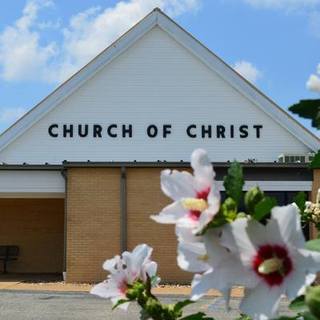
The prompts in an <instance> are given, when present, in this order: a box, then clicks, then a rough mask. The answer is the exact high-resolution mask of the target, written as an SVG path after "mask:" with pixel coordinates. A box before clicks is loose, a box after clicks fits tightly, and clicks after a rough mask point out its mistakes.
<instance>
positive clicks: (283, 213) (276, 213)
mask: <svg viewBox="0 0 320 320" xmlns="http://www.w3.org/2000/svg"><path fill="white" fill-rule="evenodd" d="M271 217H272V220H274V221H276V222H277V223H278V226H279V231H280V234H281V236H282V239H283V241H284V243H290V244H292V245H294V246H296V247H304V243H305V239H304V236H303V232H302V229H301V219H300V214H299V209H298V208H297V206H295V205H292V204H290V205H287V206H282V207H274V208H273V209H272V211H271Z"/></svg>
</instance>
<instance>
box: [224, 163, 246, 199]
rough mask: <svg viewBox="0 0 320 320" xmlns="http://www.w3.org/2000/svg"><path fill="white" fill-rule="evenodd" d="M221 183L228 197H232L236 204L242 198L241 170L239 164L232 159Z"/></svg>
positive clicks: (242, 182)
mask: <svg viewBox="0 0 320 320" xmlns="http://www.w3.org/2000/svg"><path fill="white" fill-rule="evenodd" d="M223 185H224V188H225V190H226V194H227V196H228V197H230V198H232V199H233V200H234V201H235V202H236V204H237V205H239V204H240V203H241V200H242V188H243V185H244V179H243V172H242V167H241V165H240V164H239V163H238V162H236V161H234V162H233V163H232V164H231V165H230V168H229V169H228V174H227V176H225V177H224V179H223Z"/></svg>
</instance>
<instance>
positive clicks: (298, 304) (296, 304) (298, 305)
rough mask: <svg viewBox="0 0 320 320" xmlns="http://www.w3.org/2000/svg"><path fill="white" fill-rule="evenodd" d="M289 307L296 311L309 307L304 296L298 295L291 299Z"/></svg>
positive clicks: (306, 309) (305, 309)
mask: <svg viewBox="0 0 320 320" xmlns="http://www.w3.org/2000/svg"><path fill="white" fill-rule="evenodd" d="M289 309H290V310H291V311H294V312H298V313H300V312H305V311H308V310H309V309H308V307H307V305H306V302H305V296H304V295H303V296H299V297H297V298H295V299H294V300H293V301H291V303H290V305H289Z"/></svg>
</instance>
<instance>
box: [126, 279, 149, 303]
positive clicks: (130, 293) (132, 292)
mask: <svg viewBox="0 0 320 320" xmlns="http://www.w3.org/2000/svg"><path fill="white" fill-rule="evenodd" d="M145 289H146V285H145V284H144V283H142V282H141V281H136V282H135V283H134V284H133V285H132V286H130V287H129V288H128V290H127V293H126V297H127V298H128V299H129V300H135V299H137V298H138V297H139V296H140V295H141V294H142V293H143V291H144V290H145Z"/></svg>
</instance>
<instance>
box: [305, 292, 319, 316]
mask: <svg viewBox="0 0 320 320" xmlns="http://www.w3.org/2000/svg"><path fill="white" fill-rule="evenodd" d="M306 304H307V306H308V307H309V310H310V312H311V314H312V315H313V316H314V317H316V318H317V319H320V286H317V287H309V288H308V289H307V293H306Z"/></svg>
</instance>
